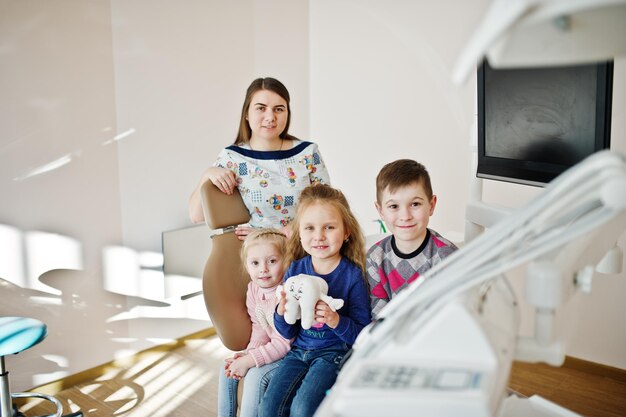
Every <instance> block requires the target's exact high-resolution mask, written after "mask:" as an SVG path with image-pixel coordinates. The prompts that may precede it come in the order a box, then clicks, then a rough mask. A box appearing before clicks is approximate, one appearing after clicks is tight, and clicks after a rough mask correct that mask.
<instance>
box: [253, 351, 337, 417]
mask: <svg viewBox="0 0 626 417" xmlns="http://www.w3.org/2000/svg"><path fill="white" fill-rule="evenodd" d="M346 352H348V346H347V345H346V344H345V343H340V344H337V345H334V346H331V347H328V348H324V349H316V350H304V349H300V348H298V347H295V346H294V347H292V348H291V350H290V351H289V353H287V356H285V357H284V358H283V360H282V361H281V362H280V366H279V367H278V370H277V371H276V373H275V374H274V376H273V377H272V380H271V382H270V385H269V387H268V388H267V391H266V392H265V396H264V397H263V399H262V400H261V407H260V409H259V417H288V416H292V417H310V416H313V414H315V410H317V407H319V405H320V404H321V402H322V400H323V399H324V396H325V395H326V391H328V390H329V389H330V388H331V387H332V386H333V384H334V383H335V380H336V379H337V370H338V369H339V364H340V363H341V360H342V359H343V357H344V355H345V354H346Z"/></svg>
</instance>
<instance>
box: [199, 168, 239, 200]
mask: <svg viewBox="0 0 626 417" xmlns="http://www.w3.org/2000/svg"><path fill="white" fill-rule="evenodd" d="M202 179H203V181H201V182H203V183H204V182H205V181H207V180H208V181H211V182H212V183H213V184H214V185H215V186H216V187H217V188H218V189H219V190H220V191H221V192H223V193H224V194H228V195H232V193H233V192H234V190H235V188H236V187H237V178H236V177H235V173H234V172H233V171H231V170H229V169H226V168H219V167H209V168H207V170H206V171H204V174H202Z"/></svg>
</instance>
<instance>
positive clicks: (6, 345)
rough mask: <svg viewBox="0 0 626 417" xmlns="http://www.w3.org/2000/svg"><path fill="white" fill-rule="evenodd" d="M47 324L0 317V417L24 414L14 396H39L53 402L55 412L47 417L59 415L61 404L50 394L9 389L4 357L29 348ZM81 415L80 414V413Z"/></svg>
mask: <svg viewBox="0 0 626 417" xmlns="http://www.w3.org/2000/svg"><path fill="white" fill-rule="evenodd" d="M47 332H48V329H47V326H46V325H45V324H44V323H42V322H40V321H39V320H35V319H31V318H27V317H0V417H18V416H24V414H22V413H20V412H18V411H17V408H15V407H14V406H13V399H14V398H41V399H44V400H47V401H49V402H51V403H53V404H54V406H55V407H56V412H55V413H54V414H51V415H49V416H47V417H61V415H62V414H63V405H61V403H60V402H59V400H57V399H56V398H54V397H53V396H50V395H45V394H39V393H36V392H14V393H11V391H10V390H9V371H8V370H7V369H6V366H5V362H4V357H5V356H7V355H15V354H18V353H20V352H22V351H24V350H26V349H29V348H31V347H33V346H35V345H36V344H38V343H39V342H41V341H42V340H43V339H45V338H46V335H47ZM81 415H82V414H81Z"/></svg>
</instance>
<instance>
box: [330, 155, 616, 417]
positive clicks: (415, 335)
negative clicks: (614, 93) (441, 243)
mask: <svg viewBox="0 0 626 417" xmlns="http://www.w3.org/2000/svg"><path fill="white" fill-rule="evenodd" d="M625 229H626V161H625V159H624V157H623V156H621V155H619V154H617V153H613V152H610V151H603V152H599V153H596V154H594V155H592V156H590V157H589V158H587V159H585V160H584V161H583V162H581V163H580V164H578V165H576V166H575V167H573V168H572V169H570V170H568V171H567V172H565V173H564V174H562V175H561V176H559V177H558V178H557V179H555V180H554V181H553V182H552V183H550V184H549V185H548V186H547V187H546V188H545V190H544V192H543V193H542V194H541V195H539V196H538V197H537V198H536V199H535V200H533V201H531V202H530V203H529V204H527V205H526V206H524V207H521V208H520V209H518V210H515V211H514V212H513V213H512V214H511V215H509V216H508V217H506V218H505V219H504V220H502V221H500V222H498V223H497V224H495V225H494V226H493V227H492V228H490V229H489V230H487V231H486V232H485V233H484V234H482V235H481V236H480V237H478V238H476V239H474V240H473V241H471V242H469V243H468V244H467V245H466V246H465V247H463V248H462V249H460V250H459V251H457V252H456V253H455V254H453V255H452V256H450V257H449V258H447V260H446V261H444V262H443V263H441V264H439V265H437V266H436V267H434V268H433V269H431V270H430V271H429V272H428V273H427V274H425V275H424V279H423V280H422V281H419V282H415V283H413V284H411V285H410V286H409V287H408V288H407V289H406V290H405V291H404V292H402V293H400V294H399V295H398V296H397V297H395V298H394V299H392V300H391V302H390V303H389V304H388V305H387V306H386V307H385V308H384V309H383V310H382V311H381V314H380V316H379V318H378V321H377V322H375V323H374V324H372V325H370V326H368V327H367V328H366V329H364V330H363V332H362V333H361V335H360V336H359V338H358V339H357V343H356V344H355V347H354V353H353V355H352V358H351V359H350V360H349V361H348V362H347V363H346V366H344V368H343V369H342V371H341V373H340V375H339V378H338V381H337V383H336V385H335V387H333V390H332V392H331V395H330V396H329V397H328V398H327V399H326V401H325V402H324V403H323V407H321V408H320V412H319V413H318V415H328V416H330V415H332V416H352V415H359V414H353V413H352V411H350V410H353V406H354V407H356V408H354V409H355V410H359V412H365V414H360V415H364V416H367V415H376V412H378V411H380V410H378V409H377V403H379V402H380V397H379V396H375V395H372V392H371V391H368V389H366V388H368V382H367V380H368V378H369V380H372V379H375V378H376V369H375V366H376V365H375V364H377V363H379V364H381V365H379V367H380V368H381V369H382V368H384V367H385V366H388V365H389V366H391V365H394V366H399V365H400V364H402V363H405V366H406V367H407V368H411V365H412V363H411V361H413V362H414V363H413V365H416V366H414V367H413V368H411V369H412V370H411V371H410V372H413V374H412V375H418V374H419V372H420V369H421V368H424V367H429V366H433V365H432V364H433V363H435V364H436V366H438V367H439V368H443V369H447V370H450V369H453V370H454V369H460V368H462V372H461V371H459V372H456V371H455V372H456V373H454V372H453V373H452V374H451V373H450V372H448V371H446V372H447V373H445V374H444V376H441V375H440V374H437V375H439V376H437V377H432V376H430V378H431V379H432V378H439V379H438V381H439V380H443V381H446V383H447V382H449V381H450V380H451V379H450V378H456V379H454V381H460V379H459V378H463V375H466V376H467V378H470V379H471V381H473V382H471V381H470V379H467V378H466V380H464V381H466V382H467V381H470V382H467V383H466V382H464V384H465V385H463V384H461V385H454V384H453V386H455V387H461V386H462V387H463V388H462V389H460V391H463V393H462V394H463V395H460V394H459V389H457V390H455V389H449V386H448V385H445V384H444V385H443V388H444V389H439V390H438V391H437V392H436V393H435V394H433V390H432V389H431V388H432V384H431V385H428V384H426V383H424V385H423V386H428V387H429V389H430V391H428V390H425V389H423V388H420V390H417V391H416V389H412V390H411V389H408V388H407V389H406V390H405V391H401V392H400V395H403V397H402V398H401V399H402V401H396V402H394V401H389V402H385V407H384V410H386V411H385V412H386V413H389V414H390V415H440V416H445V415H455V412H458V409H455V408H454V407H455V403H458V402H463V409H465V410H473V411H471V412H470V411H468V412H465V413H463V415H472V416H487V415H495V414H496V411H497V409H498V407H499V404H500V403H501V400H502V398H503V396H504V393H505V388H506V383H507V380H508V373H509V369H510V362H511V361H512V354H513V352H510V350H512V349H516V348H515V346H514V344H510V343H509V342H508V341H506V340H505V339H504V336H503V335H504V333H505V332H506V330H507V329H506V327H507V326H510V325H511V324H510V323H513V321H512V320H511V321H508V322H506V321H503V322H502V323H496V324H495V325H493V326H491V327H490V323H495V322H497V321H498V319H499V318H498V317H492V318H489V317H487V315H486V314H485V311H484V310H485V309H487V310H488V308H487V307H488V306H489V300H488V299H489V298H491V300H492V301H491V304H493V303H495V301H493V299H494V298H493V297H490V295H489V289H490V286H492V287H494V288H495V287H497V283H498V282H500V283H502V282H506V280H502V279H500V278H502V277H503V276H504V273H506V272H507V271H510V270H512V269H514V268H516V267H519V266H521V265H526V264H529V263H530V266H529V277H530V279H531V280H534V281H536V282H535V284H536V285H538V288H540V289H541V288H544V289H546V290H549V291H550V292H551V294H552V296H551V297H546V298H545V299H542V298H541V291H539V292H537V293H536V294H535V295H534V297H535V299H534V300H531V301H533V302H535V305H537V304H540V305H541V304H542V303H543V304H545V307H546V309H548V310H550V309H554V308H556V307H557V306H558V305H560V304H561V303H563V302H565V301H566V300H567V298H568V297H569V296H570V295H571V294H572V293H573V292H574V291H575V289H576V287H577V286H578V285H580V281H581V279H580V278H581V276H582V275H584V274H588V267H590V266H592V267H595V265H596V264H597V263H599V262H600V261H601V260H602V259H603V257H604V255H605V253H606V252H607V251H609V250H611V248H613V246H614V244H615V242H616V241H617V239H618V238H619V236H620V235H621V234H622V232H623V231H624V230H625ZM494 283H495V284H494ZM468 294H469V295H470V297H469V298H468ZM502 294H503V292H501V294H499V295H502ZM463 297H465V300H466V301H465V302H461V303H460V304H459V301H458V300H459V299H461V298H463ZM472 297H474V298H472ZM506 297H507V296H506V295H505V298H506ZM473 299H474V300H475V301H471V300H473ZM481 299H486V300H487V301H486V302H484V303H483V302H482V301H481ZM467 300H470V301H467ZM476 300H478V301H476ZM555 300H556V301H555ZM514 304H515V302H514V301H511V302H510V303H509V305H510V306H511V310H512V309H513V305H514ZM452 305H459V306H464V307H463V308H465V310H464V311H466V313H458V312H457V313H450V311H452V307H451V306H452ZM485 306H487V307H485ZM459 308H461V307H459ZM457 310H458V311H460V310H459V309H457ZM501 311H505V309H502V310H501ZM467 312H469V313H467ZM446 314H448V315H449V314H456V316H455V317H457V320H458V318H459V317H469V316H471V315H473V317H475V318H476V320H477V321H481V325H482V326H483V328H487V330H485V331H484V332H483V333H484V337H478V338H476V340H478V339H480V340H481V341H480V342H477V343H478V344H481V343H483V342H484V341H486V340H488V341H489V343H490V344H491V348H490V349H491V352H490V353H489V352H488V353H489V354H487V355H486V356H485V357H483V358H476V363H475V364H471V363H469V362H468V361H467V357H468V355H465V359H466V360H465V361H464V362H463V361H457V360H456V359H455V358H456V355H458V356H460V357H462V356H464V350H465V349H468V347H466V346H464V345H463V343H459V344H458V346H452V347H450V346H448V347H447V348H449V349H455V348H456V349H457V351H458V353H457V354H453V353H451V354H450V355H449V356H448V357H447V359H448V363H443V362H442V358H443V356H442V357H439V358H433V357H429V356H428V354H422V355H421V356H420V354H419V353H416V354H413V353H412V352H434V351H432V350H430V351H429V350H427V349H426V350H424V349H420V343H426V344H428V343H429V342H428V340H427V339H425V338H424V337H422V336H421V333H424V332H431V333H430V336H429V337H430V338H436V337H437V331H442V332H445V329H439V330H433V329H432V328H431V327H432V326H431V327H429V324H430V323H433V322H437V320H438V316H442V315H443V316H445V315H446ZM462 320H464V319H462ZM502 320H504V319H502ZM442 323H449V325H451V326H452V325H454V321H449V322H446V321H445V320H444V321H442ZM540 326H541V324H540ZM465 327H472V325H471V324H470V322H469V321H468V322H467V323H466V325H465ZM547 327H548V331H547V332H544V330H546V329H541V330H540V332H544V333H546V334H544V333H540V335H539V337H536V338H535V339H537V340H535V341H534V342H532V346H530V347H529V346H526V347H524V346H522V348H521V349H522V350H524V349H526V354H529V355H530V356H534V359H537V356H541V355H542V354H545V353H546V352H543V351H542V350H541V347H548V349H547V350H546V351H547V355H546V359H547V360H548V361H550V362H553V363H558V362H559V359H560V360H561V361H562V349H561V350H560V351H557V353H556V354H555V352H554V349H552V350H551V349H550V344H551V343H552V340H551V334H550V329H549V327H550V326H549V325H548V326H547ZM508 330H510V331H512V334H513V337H514V336H515V332H516V330H517V329H508ZM458 331H463V329H460V330H458ZM478 331H480V330H477V332H478ZM450 337H453V335H451V336H450ZM418 341H419V343H417V342H418ZM469 343H470V342H468V344H469ZM451 344H452V343H451ZM529 344H530V343H529ZM522 345H523V344H522ZM409 346H410V349H409V348H408V347H409ZM442 347H443V346H442ZM490 349H489V348H484V349H483V350H484V351H489V350H490ZM528 352H530V353H528ZM394 355H395V356H396V357H394V358H393V360H390V359H389V358H390V357H392V356H394ZM400 355H405V357H399V356H400ZM431 355H434V356H437V354H436V353H434V354H433V353H431ZM559 355H561V357H560V358H559ZM429 364H430V365H429ZM368 366H370V367H371V371H370V372H369V374H367V373H364V371H363V369H368V368H367V367H368ZM433 372H434V371H433ZM388 374H389V372H387V375H388ZM394 375H395V374H394ZM424 375H425V374H424ZM450 375H452V376H450ZM444 377H445V378H444ZM411 378H413V379H411V380H410V381H412V382H411V384H413V383H414V382H415V377H411ZM424 378H426V376H425V377H424ZM442 378H443V379H442ZM446 378H447V379H446ZM472 378H473V379H472ZM455 383H456V382H455ZM437 384H439V382H437ZM435 385H436V384H435ZM377 388H380V387H377ZM394 393H396V391H394ZM457 394H459V395H457ZM470 394H471V395H470ZM433 395H434V397H433ZM446 395H448V396H449V398H448V399H446ZM428 396H430V397H429V399H428V400H425V399H424V398H426V397H428ZM431 397H433V398H434V399H432V401H431V400H430V398H431ZM468 401H469V402H468ZM472 401H474V402H472ZM431 403H432V404H431ZM474 403H476V404H478V403H480V404H481V405H480V406H477V407H476V408H471V407H469V406H468V404H474ZM394 404H396V405H395V406H396V407H397V408H398V409H396V410H394ZM433 404H436V408H429V407H431V406H433V407H435V405H433ZM456 405H457V406H458V404H456ZM468 407H469V408H468ZM434 409H436V410H437V411H436V412H435V414H429V412H431V413H432V412H433V411H432V410H434ZM446 410H447V411H446Z"/></svg>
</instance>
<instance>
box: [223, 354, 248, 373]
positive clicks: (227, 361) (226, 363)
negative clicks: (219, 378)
mask: <svg viewBox="0 0 626 417" xmlns="http://www.w3.org/2000/svg"><path fill="white" fill-rule="evenodd" d="M245 354H246V352H237V353H235V354H234V355H233V356H232V357H230V358H226V359H224V375H226V377H227V378H232V376H231V374H232V371H231V370H230V365H231V364H232V363H233V362H234V361H235V359H237V358H239V357H241V356H243V355H245Z"/></svg>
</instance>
